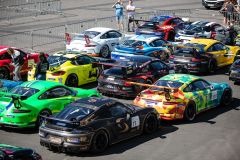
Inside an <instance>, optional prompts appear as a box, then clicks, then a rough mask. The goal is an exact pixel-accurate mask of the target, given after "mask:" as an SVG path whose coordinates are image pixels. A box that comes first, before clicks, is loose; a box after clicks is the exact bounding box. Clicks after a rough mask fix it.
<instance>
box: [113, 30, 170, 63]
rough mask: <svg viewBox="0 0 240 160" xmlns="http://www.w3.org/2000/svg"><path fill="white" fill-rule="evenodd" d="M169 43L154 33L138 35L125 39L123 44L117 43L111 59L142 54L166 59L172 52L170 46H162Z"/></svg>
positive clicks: (121, 58) (119, 59)
mask: <svg viewBox="0 0 240 160" xmlns="http://www.w3.org/2000/svg"><path fill="white" fill-rule="evenodd" d="M163 44H171V43H170V42H168V41H166V40H164V39H163V38H161V37H157V36H154V35H138V36H134V37H132V38H130V39H128V40H126V41H125V42H124V43H123V45H118V46H117V47H115V49H114V50H113V51H112V53H111V59H115V60H118V61H121V60H123V59H125V58H126V57H131V56H133V55H143V56H150V57H155V58H159V59H161V60H166V59H168V58H169V55H170V54H171V53H172V51H173V49H172V47H163Z"/></svg>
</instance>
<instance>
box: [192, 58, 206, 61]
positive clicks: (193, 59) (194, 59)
mask: <svg viewBox="0 0 240 160" xmlns="http://www.w3.org/2000/svg"><path fill="white" fill-rule="evenodd" d="M192 61H193V62H196V61H204V59H196V58H192Z"/></svg>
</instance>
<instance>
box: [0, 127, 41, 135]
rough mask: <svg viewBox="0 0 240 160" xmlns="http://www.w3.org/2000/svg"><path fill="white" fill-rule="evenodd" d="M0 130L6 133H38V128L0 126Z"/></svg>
mask: <svg viewBox="0 0 240 160" xmlns="http://www.w3.org/2000/svg"><path fill="white" fill-rule="evenodd" d="M0 130H2V131H5V132H8V133H19V134H36V133H38V131H39V130H38V128H9V127H0Z"/></svg>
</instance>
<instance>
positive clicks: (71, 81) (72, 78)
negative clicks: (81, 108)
mask: <svg viewBox="0 0 240 160" xmlns="http://www.w3.org/2000/svg"><path fill="white" fill-rule="evenodd" d="M77 84H78V82H77V77H76V76H75V75H71V76H70V77H69V78H68V86H70V87H76V85H77Z"/></svg>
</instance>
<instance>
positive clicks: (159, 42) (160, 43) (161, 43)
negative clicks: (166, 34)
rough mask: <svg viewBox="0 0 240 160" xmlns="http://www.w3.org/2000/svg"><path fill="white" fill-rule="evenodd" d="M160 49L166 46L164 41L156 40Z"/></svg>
mask: <svg viewBox="0 0 240 160" xmlns="http://www.w3.org/2000/svg"><path fill="white" fill-rule="evenodd" d="M155 42H156V44H157V46H158V47H161V46H163V44H166V43H165V42H164V41H163V40H156V41H155Z"/></svg>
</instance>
